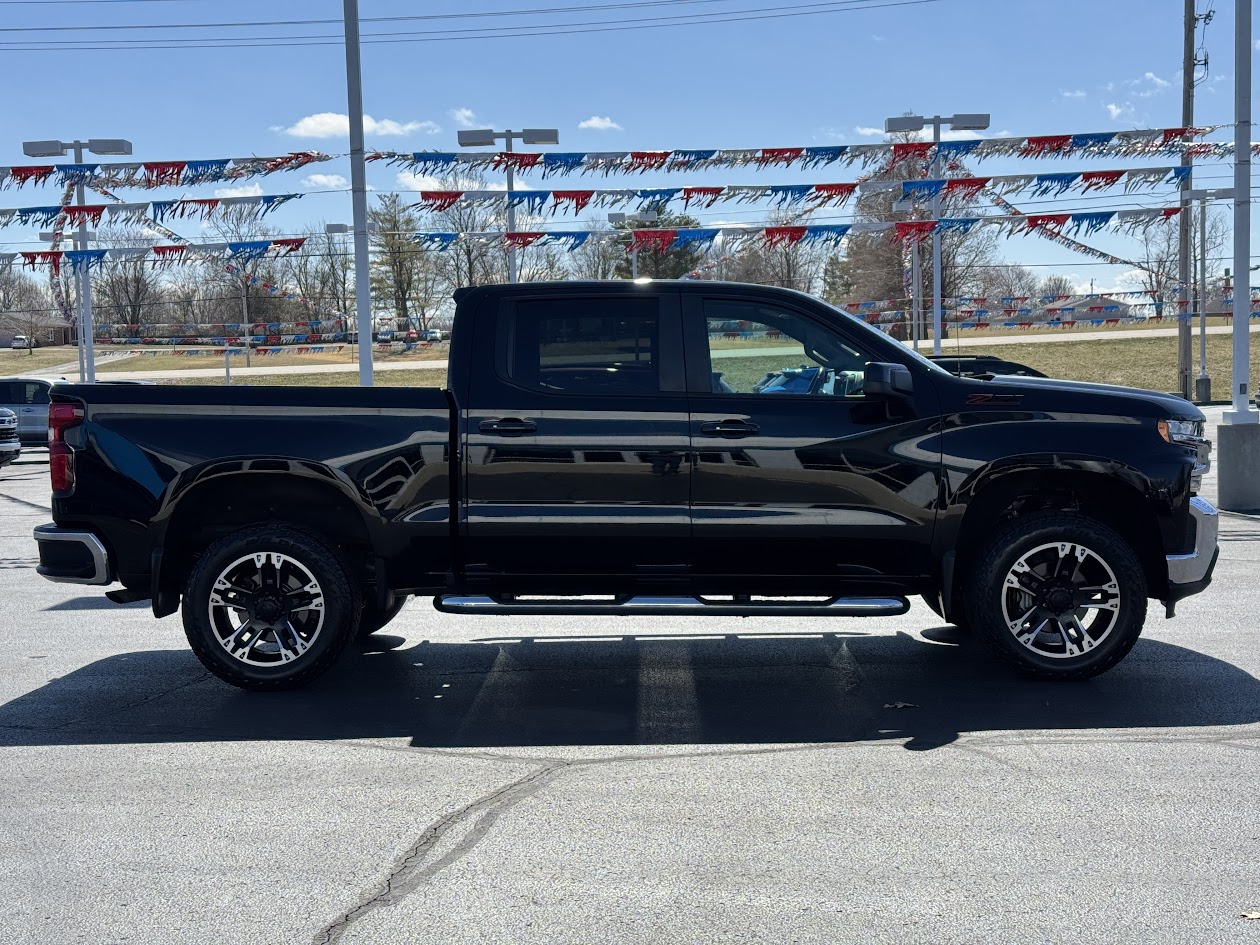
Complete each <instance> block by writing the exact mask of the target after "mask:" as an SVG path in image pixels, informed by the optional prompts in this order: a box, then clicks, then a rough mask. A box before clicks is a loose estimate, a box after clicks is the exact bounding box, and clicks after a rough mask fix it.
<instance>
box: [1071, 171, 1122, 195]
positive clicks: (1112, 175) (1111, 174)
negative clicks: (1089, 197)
mask: <svg viewBox="0 0 1260 945" xmlns="http://www.w3.org/2000/svg"><path fill="white" fill-rule="evenodd" d="M1124 174H1125V172H1124V171H1086V172H1085V173H1084V174H1082V175H1081V181H1082V182H1083V183H1084V185H1085V186H1084V187H1082V188H1081V191H1082V192H1083V193H1088V192H1089V191H1091V190H1102V189H1103V188H1104V187H1112V186H1114V185H1115V184H1116V183H1117V182H1119V180H1120V178H1121V177H1123V176H1124Z"/></svg>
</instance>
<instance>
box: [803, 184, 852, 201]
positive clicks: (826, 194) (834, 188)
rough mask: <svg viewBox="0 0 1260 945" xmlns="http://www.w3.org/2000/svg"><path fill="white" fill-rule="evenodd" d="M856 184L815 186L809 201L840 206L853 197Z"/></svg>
mask: <svg viewBox="0 0 1260 945" xmlns="http://www.w3.org/2000/svg"><path fill="white" fill-rule="evenodd" d="M856 190H857V184H815V185H814V192H813V194H811V195H810V198H809V199H810V200H811V201H812V202H814V203H820V204H822V203H832V202H835V203H837V204H842V203H844V202H845V201H846V200H848V199H849V198H850V197H852V196H853V193H854V191H856Z"/></svg>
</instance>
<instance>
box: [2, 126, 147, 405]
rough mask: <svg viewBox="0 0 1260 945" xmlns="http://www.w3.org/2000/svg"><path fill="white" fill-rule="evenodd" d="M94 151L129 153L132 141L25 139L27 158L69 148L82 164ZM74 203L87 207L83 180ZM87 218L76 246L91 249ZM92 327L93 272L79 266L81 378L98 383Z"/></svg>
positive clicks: (62, 154) (59, 153)
mask: <svg viewBox="0 0 1260 945" xmlns="http://www.w3.org/2000/svg"><path fill="white" fill-rule="evenodd" d="M85 149H86V150H88V151H91V152H92V153H93V154H130V153H131V142H130V141H126V140H124V139H122V138H89V139H88V140H87V141H79V140H77V139H76V140H74V141H25V142H23V143H22V153H23V154H25V155H26V156H27V157H65V155H66V152H67V151H73V152H74V163H75V164H82V163H83V152H84V150H85ZM74 196H75V204H76V205H77V206H80V207H82V206H84V205H85V204H86V202H87V198H86V195H85V192H84V186H83V182H82V180H80V181H79V183H77V184H75V187H74ZM88 239H89V234H88V228H87V219H86V218H84V219H80V221H79V229H78V231H77V232H76V233H75V234H74V245H75V248H76V249H81V250H83V249H87V248H88ZM94 330H95V329H94V328H93V326H92V273H91V269H90V268H89V267H88V266H82V267H80V269H79V332H78V334H79V380H80V381H87V383H89V384H95V383H96V356H95V354H96V352H95V348H94V347H93V344H92V341H93V339H92V335H93V332H94Z"/></svg>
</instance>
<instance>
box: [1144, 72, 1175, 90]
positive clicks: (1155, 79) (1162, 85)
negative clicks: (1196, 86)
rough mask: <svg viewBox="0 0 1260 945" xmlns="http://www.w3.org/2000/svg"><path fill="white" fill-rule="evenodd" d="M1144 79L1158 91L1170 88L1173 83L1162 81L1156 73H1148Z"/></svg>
mask: <svg viewBox="0 0 1260 945" xmlns="http://www.w3.org/2000/svg"><path fill="white" fill-rule="evenodd" d="M1142 78H1144V79H1145V80H1146V81H1147V82H1150V83H1151V84H1152V85H1153V86H1155V88H1157V89H1166V88H1168V86H1170V85H1172V83H1171V82H1169V81H1168V80H1166V79H1161V78H1160V77H1159V76H1157V75H1156V74H1155V73H1154V72H1147V73H1146V74H1144V75H1143V76H1142Z"/></svg>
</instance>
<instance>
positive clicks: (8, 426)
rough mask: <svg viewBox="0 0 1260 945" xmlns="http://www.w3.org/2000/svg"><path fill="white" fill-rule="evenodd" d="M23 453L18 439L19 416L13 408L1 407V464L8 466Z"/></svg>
mask: <svg viewBox="0 0 1260 945" xmlns="http://www.w3.org/2000/svg"><path fill="white" fill-rule="evenodd" d="M21 455H22V443H21V441H20V440H19V439H18V418H17V414H15V413H14V412H13V411H12V410H3V409H0V466H7V465H9V463H11V462H13V461H14V460H15V459H17V458H18V457H19V456H21Z"/></svg>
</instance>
